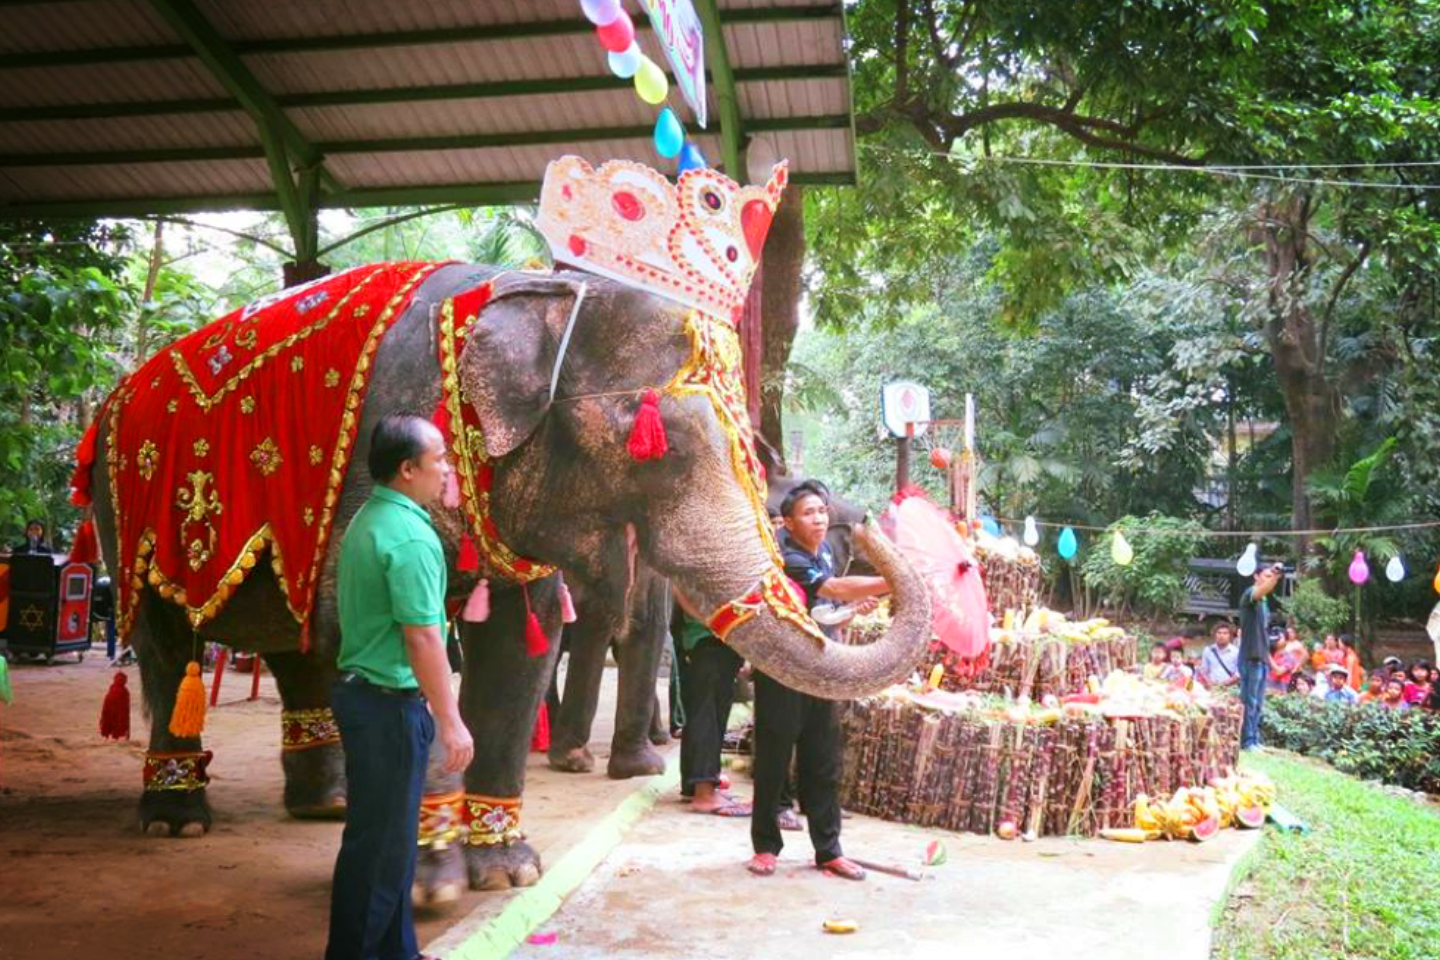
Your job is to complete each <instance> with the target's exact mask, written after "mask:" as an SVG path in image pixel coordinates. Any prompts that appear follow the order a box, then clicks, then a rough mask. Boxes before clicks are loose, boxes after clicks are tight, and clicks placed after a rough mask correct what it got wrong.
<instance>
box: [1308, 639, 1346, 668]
mask: <svg viewBox="0 0 1440 960" xmlns="http://www.w3.org/2000/svg"><path fill="white" fill-rule="evenodd" d="M1332 663H1339V664H1344V663H1345V648H1344V647H1343V646H1341V644H1340V638H1339V637H1337V636H1335V634H1333V633H1327V634H1325V640H1324V642H1323V643H1317V644H1316V645H1315V652H1314V653H1313V654H1311V656H1310V665H1311V666H1312V667H1314V668H1315V669H1316V670H1317V671H1320V670H1324V669H1325V668H1327V667H1329V666H1330V665H1331V664H1332Z"/></svg>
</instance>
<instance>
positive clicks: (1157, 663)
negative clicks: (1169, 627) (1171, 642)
mask: <svg viewBox="0 0 1440 960" xmlns="http://www.w3.org/2000/svg"><path fill="white" fill-rule="evenodd" d="M1169 665H1170V651H1169V650H1167V649H1166V648H1165V644H1163V643H1157V644H1155V646H1153V647H1151V648H1150V662H1149V663H1147V664H1145V668H1144V669H1143V670H1141V671H1140V672H1141V674H1142V675H1143V676H1144V677H1145V679H1146V680H1159V679H1161V678H1162V677H1163V676H1164V674H1165V670H1166V668H1167V667H1169Z"/></svg>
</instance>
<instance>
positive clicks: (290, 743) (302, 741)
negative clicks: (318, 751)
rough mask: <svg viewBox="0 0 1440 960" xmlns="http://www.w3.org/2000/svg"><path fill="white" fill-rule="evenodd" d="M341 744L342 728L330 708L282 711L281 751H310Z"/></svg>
mask: <svg viewBox="0 0 1440 960" xmlns="http://www.w3.org/2000/svg"><path fill="white" fill-rule="evenodd" d="M339 742H340V728H339V727H338V726H336V725H335V714H334V713H332V712H331V711H330V708H329V707H316V708H313V709H310V710H281V711H280V749H281V750H282V751H284V752H286V753H289V752H290V751H292V750H309V749H310V748H311V747H323V746H326V745H328V744H332V743H339Z"/></svg>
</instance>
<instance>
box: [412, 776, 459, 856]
mask: <svg viewBox="0 0 1440 960" xmlns="http://www.w3.org/2000/svg"><path fill="white" fill-rule="evenodd" d="M464 799H465V794H464V793H462V792H461V791H459V790H455V791H453V792H451V793H427V794H426V795H425V796H423V797H421V798H420V837H419V846H420V848H421V849H424V848H426V847H430V848H433V849H435V850H444V849H445V848H446V847H448V846H450V844H452V843H454V842H455V841H456V840H458V839H459V838H460V829H461V826H462V825H463V823H464V814H463V812H462V809H461V808H462V804H463V801H464Z"/></svg>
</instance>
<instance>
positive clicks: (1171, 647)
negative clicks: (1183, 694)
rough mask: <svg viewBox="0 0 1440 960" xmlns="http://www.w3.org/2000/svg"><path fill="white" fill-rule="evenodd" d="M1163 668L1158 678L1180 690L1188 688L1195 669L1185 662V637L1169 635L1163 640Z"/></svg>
mask: <svg viewBox="0 0 1440 960" xmlns="http://www.w3.org/2000/svg"><path fill="white" fill-rule="evenodd" d="M1165 657H1166V663H1165V669H1164V670H1163V671H1161V674H1160V679H1162V680H1164V681H1165V682H1166V683H1168V684H1171V685H1172V686H1176V687H1179V688H1180V689H1182V690H1189V689H1190V680H1191V678H1192V677H1194V676H1195V671H1194V670H1192V669H1191V668H1190V667H1189V666H1188V665H1187V664H1186V663H1185V638H1184V637H1171V638H1170V639H1169V640H1166V641H1165Z"/></svg>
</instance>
